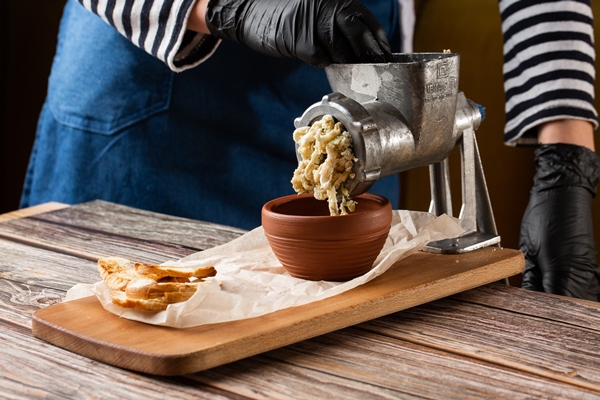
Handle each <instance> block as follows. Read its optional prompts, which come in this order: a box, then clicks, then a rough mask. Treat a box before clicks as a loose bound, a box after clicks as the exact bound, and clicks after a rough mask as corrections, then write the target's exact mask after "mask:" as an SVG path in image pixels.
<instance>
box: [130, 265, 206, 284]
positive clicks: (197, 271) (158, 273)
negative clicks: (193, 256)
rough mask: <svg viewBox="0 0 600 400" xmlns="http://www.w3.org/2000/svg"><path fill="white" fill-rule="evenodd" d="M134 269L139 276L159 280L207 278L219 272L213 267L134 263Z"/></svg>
mask: <svg viewBox="0 0 600 400" xmlns="http://www.w3.org/2000/svg"><path fill="white" fill-rule="evenodd" d="M133 267H134V268H135V270H136V271H137V273H138V274H141V275H145V276H148V277H154V278H155V279H157V280H158V279H160V278H162V277H166V276H169V277H173V278H207V277H210V276H215V275H216V274H217V270H216V269H215V267H213V266H212V265H209V266H204V267H197V268H189V267H175V266H165V265H156V264H147V263H134V264H133Z"/></svg>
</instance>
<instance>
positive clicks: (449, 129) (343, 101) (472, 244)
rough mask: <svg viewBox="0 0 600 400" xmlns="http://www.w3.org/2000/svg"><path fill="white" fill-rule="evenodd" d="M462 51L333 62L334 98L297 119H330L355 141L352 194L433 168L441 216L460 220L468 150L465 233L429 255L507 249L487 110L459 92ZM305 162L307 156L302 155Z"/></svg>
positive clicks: (434, 198) (434, 200) (435, 205)
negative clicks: (458, 171)
mask: <svg viewBox="0 0 600 400" xmlns="http://www.w3.org/2000/svg"><path fill="white" fill-rule="evenodd" d="M458 67H459V56H458V54H456V53H412V54H394V55H393V62H390V63H381V64H333V65H330V66H328V67H326V68H325V72H326V74H327V79H328V81H329V84H330V86H331V88H332V89H333V91H334V92H333V93H331V94H328V95H326V96H324V97H323V98H322V100H321V101H320V102H318V103H315V104H313V105H312V106H310V107H309V108H308V109H307V110H306V111H305V112H304V113H303V115H302V116H301V117H299V118H297V119H296V120H295V121H294V125H295V127H296V128H299V127H303V126H310V125H312V123H314V122H315V121H317V120H319V119H321V118H322V117H323V116H324V115H327V114H329V115H331V116H333V117H334V118H335V119H336V120H337V121H339V122H341V123H342V125H344V127H345V128H346V130H347V131H348V133H349V134H350V136H351V137H352V147H353V151H354V155H355V157H356V159H357V160H356V162H355V163H354V170H353V173H354V178H352V179H350V180H348V181H347V182H346V188H347V189H348V190H349V192H350V195H351V196H357V195H359V194H361V193H364V192H366V191H367V190H368V189H369V188H370V187H371V186H372V185H373V184H374V183H375V182H376V181H377V180H378V179H379V178H382V177H385V176H389V175H392V174H396V173H400V172H403V171H406V170H409V169H412V168H416V167H421V166H429V172H430V187H431V204H430V208H429V212H431V213H432V214H434V215H437V216H439V215H442V214H448V215H450V216H452V199H451V193H450V176H449V162H448V159H449V156H450V153H451V152H452V151H453V150H454V148H455V147H456V146H458V147H459V149H460V154H461V168H462V207H461V211H460V215H459V217H458V219H459V221H460V224H461V227H462V228H463V229H464V230H465V235H463V236H461V237H457V238H451V239H445V240H440V241H435V242H430V243H429V244H428V245H427V246H426V247H425V250H426V251H430V252H435V253H464V252H468V251H471V250H475V249H478V248H481V247H485V246H490V245H499V243H500V237H499V236H498V233H497V230H496V224H495V221H494V216H493V212H492V207H491V203H490V199H489V195H488V191H487V185H486V182H485V176H484V174H483V167H482V164H481V158H480V156H479V149H478V147H477V141H476V138H475V130H476V129H477V128H479V125H480V123H481V121H482V120H483V118H484V117H485V115H484V114H485V113H484V110H483V108H482V107H480V106H478V105H477V104H475V103H474V102H472V101H471V100H469V99H467V98H466V97H465V95H464V94H463V93H462V92H459V91H458ZM298 157H299V158H300V156H299V155H298Z"/></svg>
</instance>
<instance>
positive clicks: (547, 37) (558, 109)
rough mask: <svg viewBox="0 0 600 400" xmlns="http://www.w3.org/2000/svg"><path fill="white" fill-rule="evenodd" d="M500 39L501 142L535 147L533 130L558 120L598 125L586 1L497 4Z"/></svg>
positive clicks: (589, 11) (503, 1)
mask: <svg viewBox="0 0 600 400" xmlns="http://www.w3.org/2000/svg"><path fill="white" fill-rule="evenodd" d="M499 4H500V13H501V17H502V33H503V36H504V69H503V72H504V90H505V93H506V127H505V143H506V144H508V145H512V146H514V145H534V144H537V130H536V127H537V126H538V125H539V124H540V123H543V122H547V121H552V120H558V119H565V118H566V119H570V118H575V119H582V120H587V121H590V122H592V123H593V124H594V126H595V127H597V126H598V114H597V112H596V110H595V108H594V79H595V65H594V63H595V58H596V54H595V50H594V28H593V16H592V9H591V6H590V1H589V0H566V1H556V0H500V2H499Z"/></svg>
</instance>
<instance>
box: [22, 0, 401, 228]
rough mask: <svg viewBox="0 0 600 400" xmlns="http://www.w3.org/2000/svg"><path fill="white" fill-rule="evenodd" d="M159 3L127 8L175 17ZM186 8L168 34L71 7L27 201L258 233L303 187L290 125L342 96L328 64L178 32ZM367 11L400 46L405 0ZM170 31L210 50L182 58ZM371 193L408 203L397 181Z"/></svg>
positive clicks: (384, 0) (91, 7)
mask: <svg viewBox="0 0 600 400" xmlns="http://www.w3.org/2000/svg"><path fill="white" fill-rule="evenodd" d="M348 2H352V1H348ZM121 3H123V4H125V6H124V7H127V4H129V5H131V4H132V2H121ZM144 3H146V4H144ZM160 3H161V2H158V1H156V2H152V1H142V2H140V1H138V2H137V3H136V2H133V4H134V5H133V8H130V9H124V11H123V12H122V14H123V15H125V14H127V13H128V12H129V13H133V12H134V11H135V9H136V7H138V9H139V7H147V10H149V11H148V12H150V13H151V14H152V13H153V12H155V14H156V15H160V16H163V17H164V15H165V12H163V11H164V9H165V6H164V5H163V6H162V9H161V8H160V7H157V5H160ZM164 3H165V4H166V3H169V2H164ZM171 3H174V2H171ZM179 3H181V4H180V7H179V8H177V5H176V4H175V5H172V8H171V12H172V13H175V12H176V11H177V13H179V14H178V15H177V16H176V17H173V18H170V19H167V20H168V23H165V26H166V28H164V29H162V30H161V28H160V27H159V28H157V27H156V26H146V27H145V26H144V24H143V23H141V24H139V23H138V25H139V26H137V25H136V23H135V21H133V22H131V23H124V22H123V21H124V19H115V18H112V15H111V14H110V12H108V11H107V9H106V8H105V9H103V10H100V9H99V4H100V2H97V1H91V2H90V1H83V5H85V7H87V8H88V9H86V8H84V6H82V4H80V3H78V2H77V1H75V0H69V1H67V3H66V5H65V8H64V12H63V16H62V20H61V24H60V30H59V37H58V46H57V51H56V55H55V58H54V61H53V65H52V70H51V74H50V78H49V84H48V92H47V98H46V101H45V103H44V105H43V109H42V110H41V114H40V118H39V123H38V129H37V133H36V138H35V143H34V148H33V150H32V154H31V157H30V163H29V167H28V171H27V176H26V181H25V184H24V190H23V195H22V200H21V207H27V206H32V205H35V204H39V203H43V202H47V201H58V202H63V203H67V204H76V203H81V202H86V201H91V200H95V199H103V200H107V201H111V202H115V203H119V204H123V205H128V206H133V207H138V208H141V209H145V210H151V211H155V212H161V213H166V214H170V215H175V216H181V217H188V218H194V219H199V220H204V221H210V222H215V223H220V224H226V225H231V226H236V227H240V228H244V229H252V228H254V227H257V226H259V225H260V212H261V208H262V205H263V204H264V203H266V202H267V201H269V200H271V199H273V198H275V197H279V196H283V195H287V194H292V193H294V191H293V189H292V185H291V183H290V180H291V178H292V175H293V172H294V169H295V168H296V167H297V165H298V163H297V159H296V154H295V147H294V146H295V145H294V142H293V139H292V133H293V131H294V125H293V122H294V119H295V118H297V117H299V116H300V115H301V114H302V113H303V112H304V110H305V109H306V108H308V107H309V106H310V105H311V104H313V103H315V102H318V101H320V100H321V98H322V96H323V95H325V94H328V93H330V92H331V88H330V87H329V84H328V82H327V79H326V76H325V73H324V70H323V69H322V68H317V67H315V66H313V65H310V64H309V63H308V62H305V61H303V60H300V59H298V58H295V57H290V58H286V57H272V56H269V55H266V54H262V53H260V52H258V51H255V50H253V49H252V48H250V47H249V46H245V45H242V44H240V43H238V42H236V41H232V40H222V41H221V42H220V43H217V40H216V39H215V38H214V37H211V36H207V35H204V36H202V35H198V34H196V35H194V34H191V33H190V32H189V31H186V30H185V29H184V28H179V31H178V30H177V26H178V25H177V24H179V25H181V24H182V21H183V20H184V19H185V18H187V15H188V14H185V13H184V14H185V15H184V14H182V11H181V10H180V9H181V7H184V6H185V7H188V8H189V7H190V3H191V2H188V1H183V2H179ZM355 3H358V2H355ZM102 4H104V6H105V7H109V6H107V5H106V4H105V3H102ZM108 4H111V2H108ZM118 4H119V2H117V5H116V6H115V5H114V2H113V7H118ZM364 5H366V6H367V7H368V8H369V9H370V10H371V11H372V13H373V14H374V15H375V17H376V18H377V19H378V20H379V21H380V22H381V24H382V25H383V26H384V27H385V30H386V33H387V36H388V37H389V42H390V43H392V45H394V46H396V43H397V42H398V38H397V36H398V33H397V32H398V29H399V28H398V4H397V3H396V0H379V1H377V0H367V1H364ZM156 10H158V11H156ZM174 10H176V11H174ZM90 11H92V12H90ZM109 11H110V10H109ZM94 12H95V13H96V14H94ZM113 12H114V10H113ZM161 12H162V14H160V13H161ZM142 14H143V12H142ZM151 18H152V17H151ZM151 18H150V19H151ZM136 26H137V28H136ZM183 26H185V25H183ZM115 28H116V29H115ZM169 29H170V30H169ZM165 31H166V32H165ZM171 36H172V37H176V39H177V40H179V42H178V43H177V45H178V46H179V47H180V48H184V47H185V46H188V47H189V48H193V47H194V45H195V44H198V43H200V44H202V45H203V46H196V50H192V51H189V52H188V53H187V54H186V55H185V56H181V55H180V54H176V55H173V54H175V51H174V50H173V48H174V46H173V40H171V41H170V42H169V40H167V39H169V38H170V37H171ZM160 38H166V39H164V40H163V41H162V42H160V40H159V39H160ZM211 40H212V41H211ZM153 41H154V42H153ZM202 41H204V43H201V42H202ZM217 45H218V46H217ZM198 49H202V50H201V51H200V50H198ZM393 51H394V52H397V51H398V49H397V48H396V49H393ZM189 60H191V61H189ZM187 61H189V63H187V64H186V62H187ZM371 191H372V192H376V193H380V194H383V195H385V196H386V197H388V198H390V200H391V201H392V204H393V205H394V208H397V206H398V199H399V178H398V177H397V176H392V177H388V178H386V179H381V180H380V181H379V182H377V183H376V184H375V185H374V187H373V189H372V190H371Z"/></svg>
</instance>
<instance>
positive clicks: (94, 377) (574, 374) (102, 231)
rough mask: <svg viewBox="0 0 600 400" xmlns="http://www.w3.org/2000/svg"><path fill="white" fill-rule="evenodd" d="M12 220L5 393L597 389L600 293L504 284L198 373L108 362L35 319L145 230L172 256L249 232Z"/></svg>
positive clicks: (88, 209)
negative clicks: (159, 372) (37, 329)
mask: <svg viewBox="0 0 600 400" xmlns="http://www.w3.org/2000/svg"><path fill="white" fill-rule="evenodd" d="M16 221H18V220H14V219H13V220H11V221H5V222H1V223H0V304H1V306H0V343H2V351H0V398H11V399H16V398H27V399H34V398H40V399H41V398H43V399H65V398H73V399H97V398H102V399H139V398H147V399H164V398H165V397H168V398H170V399H266V398H269V399H273V398H277V399H339V398H343V399H366V398H369V399H391V398H394V399H398V398H402V399H412V398H415V399H417V398H418V399H422V398H429V399H498V398H509V399H535V398H540V399H597V398H599V397H600V380H599V379H598V371H597V366H598V365H600V350H599V348H600V346H599V344H600V343H599V337H600V307H599V306H598V303H592V302H587V301H576V300H572V299H569V298H565V297H559V296H553V295H548V294H544V293H537V292H530V291H525V290H522V289H520V288H515V287H510V286H506V285H504V284H500V283H493V284H489V285H484V286H481V287H477V288H474V289H471V290H468V291H465V292H461V293H459V294H456V295H453V296H450V297H446V298H442V299H439V300H435V301H432V302H429V303H426V304H423V305H419V306H415V307H411V308H409V309H406V310H403V311H400V312H396V313H392V314H389V315H386V316H384V317H380V318H377V319H374V320H371V321H366V322H363V323H361V324H358V325H354V326H351V327H347V328H344V329H340V330H336V331H333V332H330V333H327V334H323V335H320V336H317V337H314V338H312V339H307V340H304V341H300V342H297V343H295V344H291V345H288V346H285V347H282V348H278V349H274V350H271V351H267V352H265V353H261V354H258V355H255V356H251V357H247V358H244V359H241V360H239V361H235V362H231V363H228V364H225V365H222V366H219V367H215V368H211V369H208V370H205V371H202V372H197V373H193V374H188V375H181V376H170V377H166V376H164V377H159V376H155V375H147V374H143V373H136V372H132V371H130V370H126V369H122V368H119V367H115V366H113V365H110V364H106V363H103V362H98V361H96V360H94V359H92V358H90V357H86V356H82V355H80V354H77V353H74V352H71V351H67V350H65V349H63V348H61V347H58V346H54V345H52V344H49V343H47V342H45V341H43V340H39V339H37V338H35V337H34V336H33V335H32V331H31V324H32V321H31V319H32V315H33V313H34V312H36V311H38V310H41V309H45V308H48V306H49V305H53V304H59V303H60V302H61V301H62V299H63V298H64V295H65V292H66V290H67V289H68V288H70V287H71V286H73V285H74V284H76V283H92V282H95V281H96V280H97V271H96V263H95V257H96V256H97V255H98V254H104V245H105V244H106V245H111V246H114V247H112V248H111V249H115V250H117V251H119V254H124V255H125V254H132V252H135V251H136V249H137V248H138V246H139V244H140V243H141V242H142V243H144V245H145V246H147V247H145V248H146V249H148V252H146V250H143V251H139V252H138V253H137V254H140V256H145V257H146V258H147V259H148V260H149V261H150V260H152V261H154V262H162V261H165V260H168V259H171V258H173V257H180V256H181V255H186V254H190V253H192V252H195V251H199V250H201V249H203V248H208V247H211V246H213V245H216V244H221V243H224V242H226V241H229V240H231V238H233V237H237V236H239V235H240V234H242V233H243V231H240V230H236V229H234V228H230V227H222V226H218V225H217V226H215V225H212V224H205V223H203V222H201V221H191V220H186V219H179V218H174V217H169V216H164V215H161V214H154V213H147V212H145V211H141V210H136V209H132V208H128V207H123V206H118V205H115V204H112V203H106V202H91V203H85V204H80V205H76V206H73V207H68V208H65V209H62V210H56V211H51V212H49V213H45V214H41V215H38V216H34V217H27V218H25V219H23V220H22V221H20V222H19V224H15V222H16ZM179 225H181V227H182V230H184V232H185V234H178V226H179ZM86 232H87V233H86ZM111 236H113V237H112V239H111ZM146 236H147V237H148V238H149V240H148V241H145V240H144V238H145V237H146ZM115 238H118V240H113V239H115ZM98 325H101V324H98Z"/></svg>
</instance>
